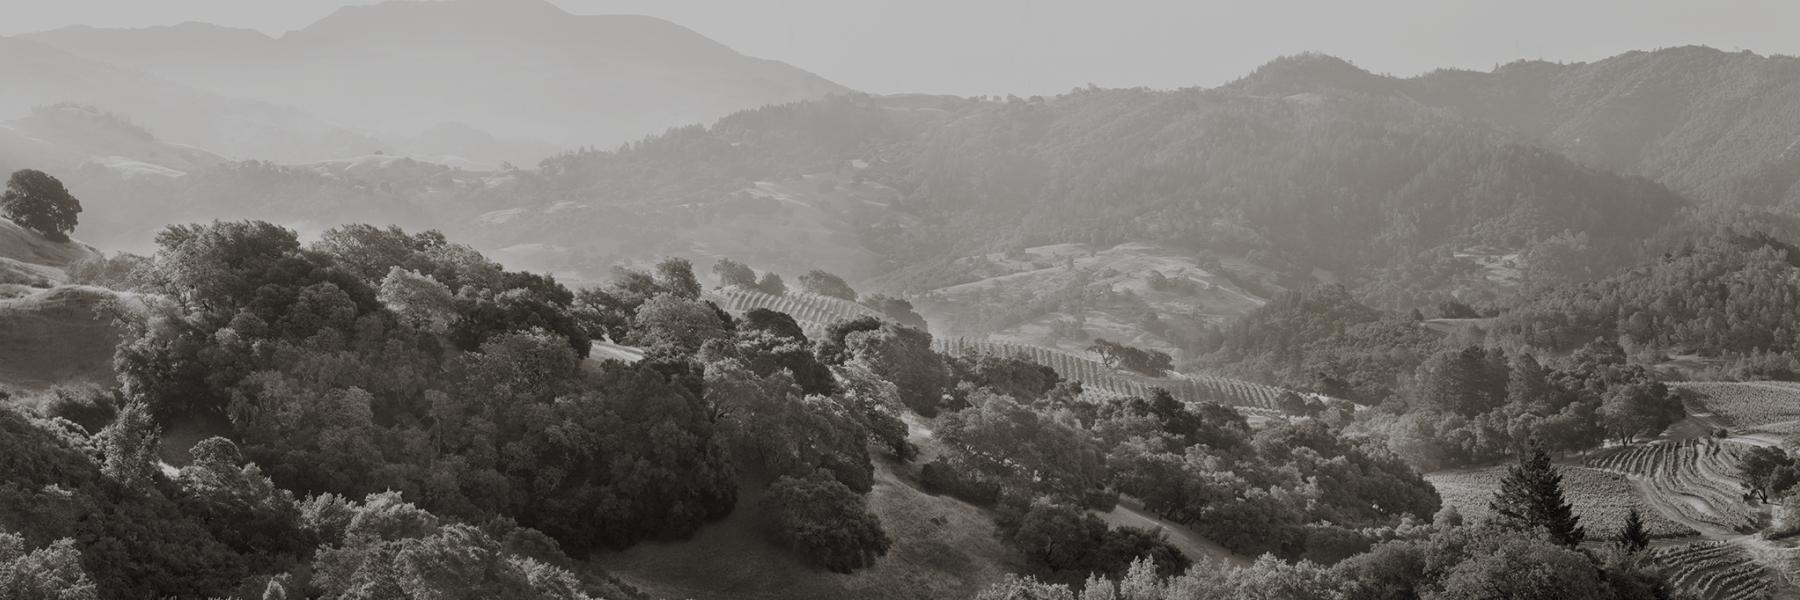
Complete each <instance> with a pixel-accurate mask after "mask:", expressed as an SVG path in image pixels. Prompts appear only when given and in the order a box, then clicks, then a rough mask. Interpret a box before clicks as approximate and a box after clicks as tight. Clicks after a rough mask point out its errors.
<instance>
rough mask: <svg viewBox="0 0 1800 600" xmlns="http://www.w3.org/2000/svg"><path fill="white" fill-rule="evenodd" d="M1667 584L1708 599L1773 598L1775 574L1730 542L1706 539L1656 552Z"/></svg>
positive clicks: (1667, 547) (1696, 596) (1747, 552)
mask: <svg viewBox="0 0 1800 600" xmlns="http://www.w3.org/2000/svg"><path fill="white" fill-rule="evenodd" d="M1654 556H1655V557H1656V562H1657V563H1658V564H1659V565H1661V566H1662V568H1663V573H1664V574H1665V575H1667V576H1668V578H1669V583H1670V584H1671V585H1673V586H1674V588H1675V589H1677V590H1680V591H1682V592H1684V593H1685V594H1687V596H1688V597H1694V598H1703V599H1707V600H1713V599H1717V600H1742V599H1757V598H1773V597H1774V595H1773V594H1772V593H1771V584H1770V582H1772V581H1774V580H1775V578H1776V577H1777V576H1778V574H1777V573H1772V572H1770V571H1769V569H1768V567H1765V566H1763V565H1762V564H1761V563H1759V562H1758V561H1756V560H1755V557H1753V556H1751V555H1750V553H1749V551H1747V550H1746V549H1745V548H1744V547H1742V546H1739V545H1737V544H1733V543H1731V542H1723V541H1706V542H1694V543H1691V544H1681V545H1678V546H1664V547H1661V548H1657V549H1656V551H1655V555H1654Z"/></svg>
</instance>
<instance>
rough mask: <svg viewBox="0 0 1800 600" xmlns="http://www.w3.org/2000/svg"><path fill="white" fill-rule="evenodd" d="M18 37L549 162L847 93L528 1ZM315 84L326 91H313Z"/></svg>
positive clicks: (486, 0) (341, 118)
mask: <svg viewBox="0 0 1800 600" xmlns="http://www.w3.org/2000/svg"><path fill="white" fill-rule="evenodd" d="M24 37H26V38H28V39H30V40H33V41H37V42H41V43H44V44H48V45H51V46H55V47H57V48H61V49H63V50H67V51H69V52H72V53H74V54H77V55H80V56H83V57H87V58H90V59H94V60H98V61H103V62H106V63H111V64H116V65H120V66H123V67H126V68H131V69H136V70H140V71H144V72H147V73H150V74H152V75H156V76H158V77H163V78H166V79H168V80H171V81H177V82H181V83H182V84H185V85H189V86H193V87H195V88H199V89H205V90H209V91H212V92H214V93H218V94H222V95H225V96H229V97H235V98H254V99H262V100H274V101H279V102H282V103H285V104H291V105H294V106H298V107H300V108H301V109H303V110H306V111H308V112H311V113H313V114H317V115H320V116H321V117H324V118H326V119H331V120H333V121H337V122H342V123H348V124H351V125H352V126H355V127H360V128H363V129H366V130H370V131H376V132H379V133H380V134H381V135H383V136H384V137H389V138H393V139H400V138H410V137H412V136H417V135H419V134H421V133H423V132H427V131H428V130H433V129H435V128H439V127H440V126H443V125H445V124H461V125H462V126H463V127H472V128H474V129H477V130H480V131H485V132H487V133H489V134H492V135H494V136H498V137H501V138H514V139H519V140H541V141H542V142H548V143H549V144H553V145H555V146H559V147H563V148H573V147H578V146H583V145H590V144H591V145H601V146H612V145H615V144H618V143H622V142H626V141H629V140H633V139H636V138H639V137H642V136H644V135H647V134H650V133H655V132H660V131H663V130H665V129H667V128H669V127H672V126H678V125H685V124H689V123H699V122H706V121H711V120H713V119H717V118H719V117H721V116H724V115H726V114H729V113H731V112H734V111H738V110H742V109H745V108H752V107H756V106H761V105H764V104H773V103H782V102H791V101H796V100H806V99H812V98H818V97H821V96H825V95H827V94H834V93H841V92H844V91H847V90H845V88H843V87H841V86H839V85H837V84H834V83H831V82H829V81H826V80H825V79H822V78H820V77H818V76H816V75H812V74H810V73H807V72H805V71H802V70H800V69H796V68H794V67H792V66H789V65H786V64H783V63H779V62H775V61H769V60H763V59H758V58H753V57H748V56H744V55H742V54H739V53H737V52H736V51H733V50H731V49H730V48H727V47H725V46H723V45H721V44H719V43H717V42H714V41H712V40H710V39H708V38H706V37H704V36H701V35H699V34H697V33H695V32H693V31H691V30H688V29H686V28H684V27H681V26H679V25H676V24H673V23H670V22H667V21H663V20H659V19H654V18H650V17H641V16H630V15H572V14H569V13H567V12H564V11H563V10H561V9H559V8H557V7H556V6H554V5H552V4H550V3H549V2H545V1H543V0H450V1H443V2H411V1H394V2H385V3H381V4H376V5H369V6H350V7H345V8H343V9H341V10H339V11H337V12H336V13H333V14H332V15H330V16H328V17H326V18H324V19H322V20H320V21H318V22H316V23H313V24H311V25H309V26H307V27H305V28H302V29H299V30H297V31H292V32H289V33H287V34H284V35H282V36H280V37H270V36H267V35H263V34H261V33H258V32H254V31H249V30H241V29H230V28H225V27H219V26H213V25H206V24H199V23H187V24H183V25H177V26H171V27H155V28H148V29H135V30H112V29H94V28H87V27H75V28H66V29H58V30H54V31H47V32H41V33H36V34H29V35H27V36H24ZM325 81H329V82H331V85H319V83H320V82H325ZM345 90H355V93H344V91H345ZM121 110H123V109H121ZM416 141H418V142H419V143H421V144H430V143H431V142H432V141H433V140H432V139H431V138H430V137H426V138H421V139H419V140H416ZM546 147H547V146H543V145H536V146H533V145H530V144H526V145H518V144H513V145H502V146H498V147H495V148H488V149H485V150H486V152H484V154H487V155H486V156H471V157H470V158H475V159H477V160H488V161H493V162H498V161H499V160H511V161H513V162H517V163H519V164H534V163H536V162H537V161H538V160H539V159H541V158H544V157H545V156H547V154H540V153H539V152H541V151H542V150H543V149H545V148H546ZM413 150H414V151H419V152H424V153H428V154H430V153H449V152H451V151H452V149H451V148H449V147H442V148H425V147H421V148H415V149H413ZM463 150H464V151H467V150H468V149H466V148H465V149H463ZM531 154H537V155H535V156H533V155H531Z"/></svg>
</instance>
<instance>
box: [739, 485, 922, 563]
mask: <svg viewBox="0 0 1800 600" xmlns="http://www.w3.org/2000/svg"><path fill="white" fill-rule="evenodd" d="M763 508H764V515H765V516H766V517H767V518H768V519H769V525H770V526H771V527H772V533H773V535H774V537H775V539H776V541H778V542H780V543H781V544H782V545H784V546H787V547H789V548H792V549H793V550H795V551H797V552H799V553H800V555H801V556H803V557H805V558H806V559H807V560H808V561H810V562H813V563H815V564H818V565H820V566H823V567H825V568H827V569H830V570H832V571H835V572H838V573H849V572H851V571H853V570H856V569H859V568H862V567H867V566H869V565H872V564H875V559H876V558H877V557H880V556H882V555H884V554H887V550H888V546H890V545H891V544H892V542H891V541H890V540H889V539H888V536H887V532H885V531H883V530H882V528H881V521H880V520H879V519H877V518H875V515H872V514H869V510H868V502H867V501H866V500H864V499H863V497H862V496H861V495H859V494H857V493H856V492H853V491H851V490H850V488H848V487H845V486H844V484H842V483H839V482H838V481H837V480H836V479H833V478H832V476H831V474H830V473H827V472H824V471H819V472H815V473H814V474H813V475H812V476H810V477H807V478H805V479H796V478H793V477H785V476H784V477H782V478H781V479H779V480H776V482H775V484H774V485H771V486H769V491H768V496H767V497H765V498H763Z"/></svg>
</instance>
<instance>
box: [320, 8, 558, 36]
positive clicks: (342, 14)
mask: <svg viewBox="0 0 1800 600" xmlns="http://www.w3.org/2000/svg"><path fill="white" fill-rule="evenodd" d="M570 16H571V15H570V14H569V13H568V12H567V11H564V10H563V9H561V8H558V7H557V6H556V5H555V4H551V3H550V2H549V1H548V0H389V1H387V2H382V3H379V4H368V5H361V6H345V7H343V8H339V9H338V10H337V11H336V12H333V13H331V14H330V15H329V16H326V17H325V18H323V19H320V20H318V21H316V22H314V23H313V24H311V25H308V26H306V27H305V28H302V29H299V30H297V31H294V32H290V33H289V34H288V35H290V36H292V35H296V34H298V35H302V36H334V35H359V34H363V33H367V32H369V30H371V29H383V28H399V29H393V30H395V31H399V30H405V29H418V28H430V27H446V26H448V27H463V26H487V27H491V26H499V25H507V24H534V25H541V24H546V23H551V22H555V21H557V20H561V19H566V18H569V17H570Z"/></svg>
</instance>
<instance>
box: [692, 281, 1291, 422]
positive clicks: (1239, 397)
mask: <svg viewBox="0 0 1800 600" xmlns="http://www.w3.org/2000/svg"><path fill="white" fill-rule="evenodd" d="M706 296H707V299H708V300H711V301H713V303H715V304H718V305H719V308H722V309H725V310H726V311H729V312H732V313H738V314H741V313H744V312H746V311H750V310H753V309H758V308H766V309H769V310H773V311H777V312H782V313H787V315H788V316H791V317H793V318H794V320H795V321H798V322H799V323H800V326H801V328H802V329H804V330H805V331H806V334H807V335H809V336H815V337H816V336H818V335H820V334H822V333H824V331H825V328H826V327H827V326H829V325H830V324H831V323H834V322H837V321H841V320H845V319H854V318H858V317H875V318H878V319H880V318H885V317H884V316H883V315H882V314H881V313H880V312H878V311H876V310H875V309H872V308H869V307H867V306H863V305H861V304H857V303H855V302H851V301H848V300H842V299H839V298H832V297H829V296H821V295H818V294H810V293H806V292H799V291H789V292H788V293H786V294H784V295H780V296H776V295H773V294H768V293H765V292H762V291H759V290H752V289H745V288H740V287H725V288H719V289H716V290H711V291H708V292H707V293H706ZM932 345H933V349H934V350H937V351H938V352H942V353H944V354H950V355H963V354H971V353H973V354H993V355H997V356H1018V357H1022V358H1025V359H1027V360H1030V361H1032V362H1035V363H1038V364H1041V365H1044V366H1047V367H1050V368H1052V369H1055V370H1056V373H1057V374H1058V375H1061V376H1062V377H1063V378H1064V379H1071V380H1078V381H1080V382H1081V383H1082V385H1083V386H1084V387H1085V388H1086V389H1087V391H1088V393H1089V394H1092V395H1094V396H1096V397H1117V396H1142V395H1146V394H1148V393H1149V392H1150V389H1151V388H1157V387H1160V388H1163V389H1165V390H1168V391H1169V393H1170V394H1173V395H1174V396H1175V397H1176V398H1179V399H1181V400H1184V401H1187V402H1202V401H1213V402H1218V403H1220V404H1225V405H1228V406H1235V407H1238V408H1239V409H1240V410H1242V411H1244V412H1247V413H1250V414H1260V415H1263V416H1275V415H1279V414H1281V412H1280V410H1279V409H1278V408H1277V402H1276V401H1277V400H1278V399H1280V398H1281V394H1282V393H1283V392H1286V391H1287V390H1284V389H1282V388H1278V387H1275V386H1270V385H1263V384H1259V383H1252V382H1248V381H1244V380H1241V379H1232V378H1229V377H1218V376H1214V375H1184V376H1182V377H1181V378H1159V377H1147V376H1144V375H1138V374H1134V373H1126V372H1123V371H1120V370H1118V369H1115V368H1113V367H1111V366H1108V365H1106V364H1105V363H1102V362H1099V361H1096V360H1092V359H1089V358H1086V357H1082V356H1077V355H1074V354H1069V353H1067V352H1062V351H1059V350H1052V349H1049V348H1044V347H1041V346H1029V345H1024V344H1008V343H1001V342H987V341H978V340H969V339H965V338H937V339H935V340H934V341H933V342H932Z"/></svg>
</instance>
